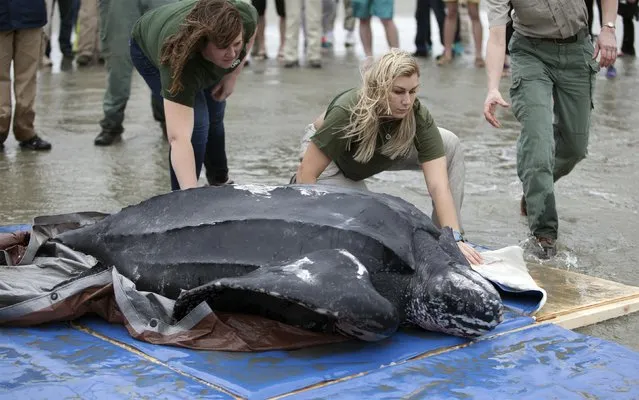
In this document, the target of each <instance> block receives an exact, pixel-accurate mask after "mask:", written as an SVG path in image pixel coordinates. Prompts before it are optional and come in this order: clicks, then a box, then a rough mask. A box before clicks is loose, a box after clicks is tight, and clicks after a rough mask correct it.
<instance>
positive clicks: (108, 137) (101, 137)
mask: <svg viewBox="0 0 639 400" xmlns="http://www.w3.org/2000/svg"><path fill="white" fill-rule="evenodd" d="M121 139H122V135H121V134H120V133H112V132H108V131H102V132H100V133H99V134H98V136H96V137H95V140H93V144H95V145H96V146H110V145H112V144H113V143H114V142H117V141H120V140H121Z"/></svg>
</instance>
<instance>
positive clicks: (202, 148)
mask: <svg viewBox="0 0 639 400" xmlns="http://www.w3.org/2000/svg"><path fill="white" fill-rule="evenodd" d="M130 50H131V61H132V62H133V66H135V69H136V70H137V71H138V72H139V73H140V75H141V76H142V78H144V81H145V82H146V83H147V85H149V88H150V89H151V95H152V96H153V97H154V99H155V100H156V101H161V100H162V98H161V94H160V93H161V90H162V83H161V82H160V71H159V70H158V68H157V67H156V66H155V65H153V63H152V62H151V61H150V60H149V59H148V58H147V57H146V55H144V53H143V52H142V49H140V46H138V44H137V43H136V42H135V41H134V40H133V39H131V40H130ZM225 107H226V101H222V102H219V101H215V100H214V99H213V97H212V96H211V90H210V88H208V89H205V90H202V91H201V92H199V93H197V94H196V95H195V102H194V105H193V114H194V116H193V117H194V118H193V133H192V134H191V144H192V145H193V154H194V156H195V175H196V177H197V178H198V179H199V177H200V172H201V171H202V164H203V163H204V157H205V153H206V147H207V146H206V143H207V140H208V137H209V135H210V133H209V131H213V135H212V136H213V137H214V138H215V139H216V142H214V143H219V136H220V135H221V136H222V143H224V109H225ZM220 127H221V128H220ZM216 147H217V148H216V150H215V152H213V151H212V152H211V153H212V157H211V158H215V157H218V156H219V153H223V155H224V164H226V153H224V147H223V145H222V148H221V149H220V148H219V146H216ZM213 153H214V154H213ZM214 164H219V162H217V160H216V163H214ZM169 169H170V174H171V190H179V189H180V185H179V183H178V180H177V177H176V176H175V171H174V170H173V166H172V165H171V153H170V152H169Z"/></svg>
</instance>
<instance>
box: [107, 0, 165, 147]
mask: <svg viewBox="0 0 639 400" xmlns="http://www.w3.org/2000/svg"><path fill="white" fill-rule="evenodd" d="M175 1H177V0H100V39H101V42H102V54H103V56H104V58H105V60H106V68H107V83H106V92H105V93H104V100H103V102H102V108H103V110H104V118H103V119H102V120H101V121H100V127H101V132H100V134H98V136H97V137H96V138H95V142H94V143H95V145H97V146H109V145H111V144H112V143H113V142H114V141H116V140H118V139H119V138H120V136H121V135H122V132H124V127H123V126H122V123H123V122H124V109H125V108H126V103H127V101H128V100H129V95H130V94H131V74H132V73H133V64H131V56H130V54H129V38H130V37H131V29H132V28H133V24H135V22H136V21H137V20H138V19H139V18H140V17H141V16H142V14H144V13H145V12H147V11H149V10H151V9H154V8H156V7H159V6H162V5H165V4H168V3H173V2H175ZM151 103H152V108H153V116H154V117H155V119H156V120H157V121H159V122H160V123H161V124H162V126H163V128H164V111H163V108H162V102H161V101H159V102H158V101H154V100H153V97H151Z"/></svg>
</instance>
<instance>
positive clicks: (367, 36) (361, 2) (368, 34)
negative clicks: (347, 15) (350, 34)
mask: <svg viewBox="0 0 639 400" xmlns="http://www.w3.org/2000/svg"><path fill="white" fill-rule="evenodd" d="M353 16H354V17H355V18H357V19H359V38H360V40H361V42H362V47H363V49H364V54H365V56H366V57H370V56H372V55H373V32H372V30H371V7H370V0H357V1H353Z"/></svg>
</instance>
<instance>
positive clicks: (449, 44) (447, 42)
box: [437, 0, 458, 65]
mask: <svg viewBox="0 0 639 400" xmlns="http://www.w3.org/2000/svg"><path fill="white" fill-rule="evenodd" d="M457 7H458V3H457V1H456V0H454V1H447V2H446V22H445V23H444V54H443V55H442V56H441V57H440V59H439V60H438V62H437V63H438V64H439V65H446V64H449V63H450V62H451V61H452V59H453V41H454V39H455V29H457V18H458V15H457V14H458V13H457Z"/></svg>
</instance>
